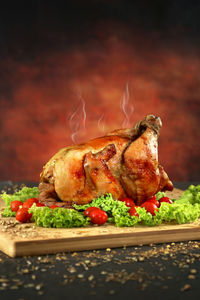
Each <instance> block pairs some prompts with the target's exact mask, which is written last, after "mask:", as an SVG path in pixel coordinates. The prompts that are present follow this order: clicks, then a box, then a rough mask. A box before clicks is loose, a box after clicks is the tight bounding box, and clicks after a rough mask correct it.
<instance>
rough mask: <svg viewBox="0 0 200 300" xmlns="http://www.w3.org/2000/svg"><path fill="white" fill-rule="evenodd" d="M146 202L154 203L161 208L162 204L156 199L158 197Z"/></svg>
mask: <svg viewBox="0 0 200 300" xmlns="http://www.w3.org/2000/svg"><path fill="white" fill-rule="evenodd" d="M146 201H148V202H152V203H154V204H155V205H156V206H157V207H159V206H160V203H159V201H158V200H157V199H156V196H153V197H151V198H149V199H147V200H146Z"/></svg>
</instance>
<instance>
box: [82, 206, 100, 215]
mask: <svg viewBox="0 0 200 300" xmlns="http://www.w3.org/2000/svg"><path fill="white" fill-rule="evenodd" d="M94 209H98V210H100V208H98V207H95V206H90V207H88V208H87V209H86V210H85V211H84V213H83V214H84V216H86V217H89V216H90V213H91V212H92V211H93V210H94Z"/></svg>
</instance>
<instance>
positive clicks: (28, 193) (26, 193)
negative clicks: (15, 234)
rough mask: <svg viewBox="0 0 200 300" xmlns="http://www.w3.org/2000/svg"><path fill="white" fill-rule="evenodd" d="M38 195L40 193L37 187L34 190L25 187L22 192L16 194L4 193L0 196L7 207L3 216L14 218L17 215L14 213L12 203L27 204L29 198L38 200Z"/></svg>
mask: <svg viewBox="0 0 200 300" xmlns="http://www.w3.org/2000/svg"><path fill="white" fill-rule="evenodd" d="M38 195H39V192H38V188H37V187H33V188H29V187H23V188H22V189H21V190H19V191H17V192H15V193H14V194H7V193H6V192H4V193H3V194H1V195H0V196H1V198H2V199H3V201H4V203H5V205H6V207H5V209H4V211H3V214H2V216H3V217H14V216H15V215H16V212H13V211H12V210H11V207H10V204H11V202H12V201H14V200H19V201H22V202H25V201H26V200H27V199H29V198H37V197H38Z"/></svg>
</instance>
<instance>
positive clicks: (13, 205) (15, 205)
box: [10, 200, 23, 211]
mask: <svg viewBox="0 0 200 300" xmlns="http://www.w3.org/2000/svg"><path fill="white" fill-rule="evenodd" d="M21 205H23V202H21V201H19V200H15V201H12V202H11V204H10V207H11V210H12V211H18V209H19V207H20V206H21Z"/></svg>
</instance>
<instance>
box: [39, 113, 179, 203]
mask: <svg viewBox="0 0 200 300" xmlns="http://www.w3.org/2000/svg"><path fill="white" fill-rule="evenodd" d="M161 126H162V123H161V120H160V118H158V117H155V116H153V115H148V116H146V117H145V118H144V120H142V121H140V122H138V123H137V124H136V125H135V126H134V127H133V128H130V129H119V130H115V131H113V132H111V133H108V134H107V135H106V136H103V137H99V138H96V139H93V140H91V141H89V142H87V143H84V144H79V145H74V146H70V147H66V148H63V149H61V150H60V151H59V152H58V153H56V154H55V155H54V156H53V157H52V158H51V159H50V161H49V162H48V163H47V164H46V165H45V166H44V167H43V171H42V173H41V174H40V184H39V192H40V194H39V200H40V201H41V202H43V203H45V204H46V205H52V204H54V203H55V201H56V204H57V205H59V206H63V207H70V206H71V205H72V204H75V203H76V204H86V203H89V202H91V201H92V200H93V199H94V198H96V197H98V196H101V195H104V194H106V193H111V194H112V195H113V197H114V198H115V199H121V198H123V197H131V198H133V199H134V201H135V202H136V203H137V205H140V204H141V203H142V202H144V201H145V200H146V199H147V198H149V197H151V196H153V195H155V194H156V193H157V192H158V191H165V190H172V189H173V184H172V182H171V181H170V180H169V178H168V176H167V174H166V173H165V171H164V169H163V167H162V166H161V165H160V164H159V162H158V136H159V132H160V128H161Z"/></svg>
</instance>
